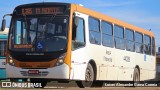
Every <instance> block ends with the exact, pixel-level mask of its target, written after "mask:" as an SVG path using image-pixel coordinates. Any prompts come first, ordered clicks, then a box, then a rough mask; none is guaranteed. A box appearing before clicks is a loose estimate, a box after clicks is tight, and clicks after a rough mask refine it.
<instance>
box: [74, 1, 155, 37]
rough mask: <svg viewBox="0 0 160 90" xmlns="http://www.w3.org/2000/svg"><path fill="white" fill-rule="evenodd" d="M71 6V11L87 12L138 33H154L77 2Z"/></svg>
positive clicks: (152, 35)
mask: <svg viewBox="0 0 160 90" xmlns="http://www.w3.org/2000/svg"><path fill="white" fill-rule="evenodd" d="M72 7H73V9H75V10H73V11H78V12H81V13H84V14H87V15H89V16H92V17H95V18H99V19H102V20H104V21H107V22H110V23H113V24H116V25H119V26H122V27H125V28H128V29H131V30H134V31H136V32H140V33H143V34H146V35H149V36H151V37H154V33H153V32H151V31H149V30H145V29H143V28H140V27H137V26H134V25H131V24H128V23H126V22H124V21H121V20H118V19H115V18H112V17H110V16H108V15H104V14H101V13H98V12H96V11H93V10H90V9H87V8H85V7H83V6H80V5H77V4H71V8H72Z"/></svg>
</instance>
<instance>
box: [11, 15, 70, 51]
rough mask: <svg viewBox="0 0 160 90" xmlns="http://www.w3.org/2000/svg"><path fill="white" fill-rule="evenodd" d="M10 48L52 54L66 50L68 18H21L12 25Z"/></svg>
mask: <svg viewBox="0 0 160 90" xmlns="http://www.w3.org/2000/svg"><path fill="white" fill-rule="evenodd" d="M11 25H12V26H11V32H10V37H9V38H10V44H9V48H10V49H11V50H14V51H31V52H35V51H36V52H52V51H60V50H64V49H66V45H67V32H68V31H67V25H68V20H67V18H66V17H58V16H50V17H26V16H24V17H21V18H14V19H13V20H12V24H11Z"/></svg>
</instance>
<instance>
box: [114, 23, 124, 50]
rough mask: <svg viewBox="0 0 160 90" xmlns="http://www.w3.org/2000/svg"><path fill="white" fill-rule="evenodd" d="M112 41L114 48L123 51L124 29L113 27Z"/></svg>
mask: <svg viewBox="0 0 160 90" xmlns="http://www.w3.org/2000/svg"><path fill="white" fill-rule="evenodd" d="M114 37H115V38H114V39H115V47H116V48H118V49H125V43H124V29H123V28H122V27H120V26H117V25H115V26H114Z"/></svg>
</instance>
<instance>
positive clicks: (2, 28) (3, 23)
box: [1, 19, 6, 31]
mask: <svg viewBox="0 0 160 90" xmlns="http://www.w3.org/2000/svg"><path fill="white" fill-rule="evenodd" d="M5 27H6V19H3V20H2V26H1V31H4V29H5Z"/></svg>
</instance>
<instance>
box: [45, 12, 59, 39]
mask: <svg viewBox="0 0 160 90" xmlns="http://www.w3.org/2000/svg"><path fill="white" fill-rule="evenodd" d="M55 17H56V14H52V16H51V18H50V19H49V20H48V21H47V22H46V27H45V30H44V31H43V34H42V35H43V36H45V34H46V33H47V31H48V23H49V22H50V21H51V20H54V18H55ZM44 38H45V37H44ZM42 40H43V39H42Z"/></svg>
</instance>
